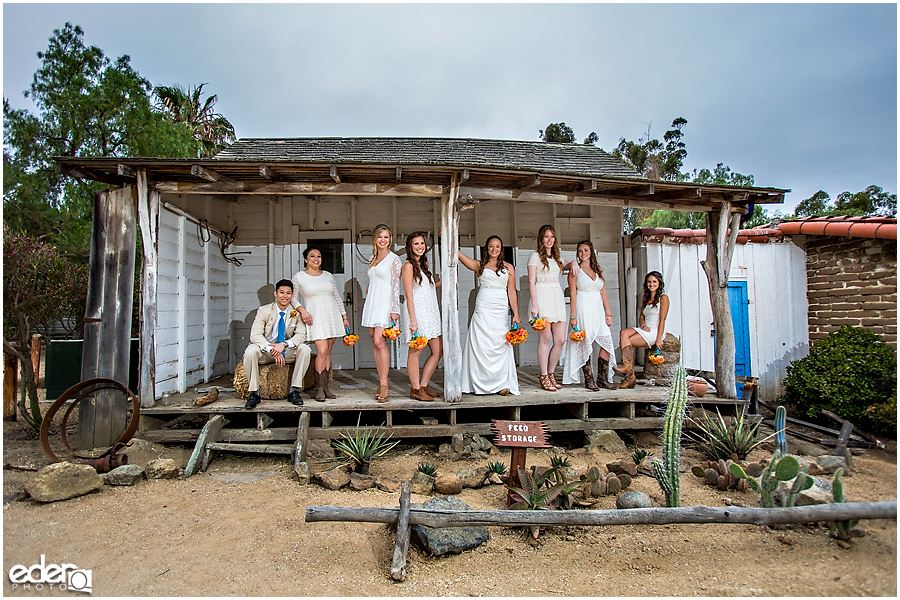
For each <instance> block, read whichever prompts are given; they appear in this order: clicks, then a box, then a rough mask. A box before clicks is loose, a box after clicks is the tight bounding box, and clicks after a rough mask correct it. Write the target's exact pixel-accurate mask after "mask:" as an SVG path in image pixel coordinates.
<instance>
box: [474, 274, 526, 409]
mask: <svg viewBox="0 0 900 600" xmlns="http://www.w3.org/2000/svg"><path fill="white" fill-rule="evenodd" d="M509 277H510V275H509V271H505V272H503V273H497V272H496V271H491V270H490V269H485V270H484V271H483V272H482V273H481V276H480V277H479V278H478V295H476V296H475V312H474V314H472V321H471V322H470V323H469V333H468V336H467V337H466V350H465V352H463V357H462V392H463V393H465V394H496V393H497V392H499V391H500V390H502V389H503V388H509V393H511V394H518V393H519V380H518V378H517V377H516V361H515V357H514V356H513V347H512V346H511V345H510V344H509V343H508V342H507V341H506V332H507V331H509V296H508V294H507V292H506V286H507V282H508V281H509Z"/></svg>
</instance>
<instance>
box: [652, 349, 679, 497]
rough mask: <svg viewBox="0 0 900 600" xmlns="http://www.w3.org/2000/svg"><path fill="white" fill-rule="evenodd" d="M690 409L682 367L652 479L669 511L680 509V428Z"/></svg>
mask: <svg viewBox="0 0 900 600" xmlns="http://www.w3.org/2000/svg"><path fill="white" fill-rule="evenodd" d="M686 406H687V373H686V372H685V370H684V367H682V366H681V365H679V366H678V367H677V368H676V369H675V375H674V376H673V378H672V388H671V391H670V392H669V402H668V405H667V406H666V415H665V421H664V423H663V459H662V460H659V459H654V460H653V475H654V476H655V477H656V481H657V482H658V483H659V487H660V488H662V491H663V493H664V494H665V495H666V507H669V508H673V507H677V506H680V503H679V495H680V492H681V474H680V473H679V472H678V461H679V459H680V452H681V425H682V423H683V422H684V414H685V407H686Z"/></svg>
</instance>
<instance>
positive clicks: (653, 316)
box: [634, 294, 666, 348]
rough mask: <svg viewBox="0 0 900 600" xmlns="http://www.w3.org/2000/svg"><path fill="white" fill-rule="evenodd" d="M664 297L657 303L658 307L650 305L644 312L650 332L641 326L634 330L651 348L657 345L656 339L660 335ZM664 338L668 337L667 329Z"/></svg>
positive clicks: (645, 323)
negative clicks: (660, 309) (660, 316)
mask: <svg viewBox="0 0 900 600" xmlns="http://www.w3.org/2000/svg"><path fill="white" fill-rule="evenodd" d="M663 296H665V294H663V295H662V296H660V297H659V302H657V303H656V306H653V305H651V304H648V305H647V306H645V307H644V310H643V311H642V312H643V313H644V325H645V326H647V327H649V328H650V331H644V330H643V329H641V328H640V326H638V327H635V328H634V330H635V331H637V332H638V333H639V334H640V336H641V337H642V338H644V341H645V342H647V346H649V347H651V348H652V347H653V346H654V345H655V344H656V338H657V337H658V334H659V332H657V330H658V329H659V305H660V304H662V299H663ZM662 336H663V337H665V336H666V332H665V329H663V331H662Z"/></svg>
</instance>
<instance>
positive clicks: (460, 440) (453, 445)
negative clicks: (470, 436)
mask: <svg viewBox="0 0 900 600" xmlns="http://www.w3.org/2000/svg"><path fill="white" fill-rule="evenodd" d="M465 448H466V438H465V437H463V434H461V433H457V434H455V435H454V436H453V437H452V438H450V450H451V451H452V452H458V453H461V452H462V451H463V450H465Z"/></svg>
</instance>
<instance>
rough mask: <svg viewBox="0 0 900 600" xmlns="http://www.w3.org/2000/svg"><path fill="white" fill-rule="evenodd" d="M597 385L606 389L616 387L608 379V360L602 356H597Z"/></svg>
mask: <svg viewBox="0 0 900 600" xmlns="http://www.w3.org/2000/svg"><path fill="white" fill-rule="evenodd" d="M597 385H599V386H600V387H602V388H603V389H606V390H614V389H616V385H615V384H614V383H613V382H612V381H610V380H609V360H608V359H605V358H603V357H602V356H598V357H597Z"/></svg>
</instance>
